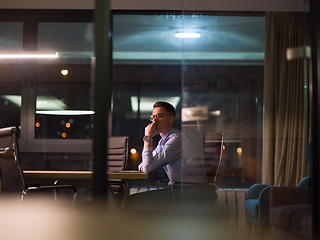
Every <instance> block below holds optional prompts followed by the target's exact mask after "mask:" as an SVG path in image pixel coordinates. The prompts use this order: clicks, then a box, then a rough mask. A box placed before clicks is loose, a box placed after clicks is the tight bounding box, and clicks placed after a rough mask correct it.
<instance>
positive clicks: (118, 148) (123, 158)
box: [107, 136, 128, 171]
mask: <svg viewBox="0 0 320 240" xmlns="http://www.w3.org/2000/svg"><path fill="white" fill-rule="evenodd" d="M127 159H128V137H127V136H110V137H108V154H107V161H108V168H109V171H121V170H124V169H125V168H126V165H127Z"/></svg>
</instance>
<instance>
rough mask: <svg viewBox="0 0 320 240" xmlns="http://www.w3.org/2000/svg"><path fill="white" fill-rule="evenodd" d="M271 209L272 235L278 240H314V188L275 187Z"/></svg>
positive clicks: (272, 191)
mask: <svg viewBox="0 0 320 240" xmlns="http://www.w3.org/2000/svg"><path fill="white" fill-rule="evenodd" d="M269 207H270V208H269V211H270V228H271V233H272V235H273V236H274V237H275V238H276V239H290V240H309V239H312V238H311V237H312V235H311V234H312V187H309V186H302V187H273V188H271V189H270V192H269Z"/></svg>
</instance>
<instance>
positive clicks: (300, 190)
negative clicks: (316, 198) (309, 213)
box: [269, 187, 312, 208]
mask: <svg viewBox="0 0 320 240" xmlns="http://www.w3.org/2000/svg"><path fill="white" fill-rule="evenodd" d="M311 202H312V188H311V187H273V188H272V189H270V196H269V204H270V208H272V207H278V206H284V205H294V204H308V203H311Z"/></svg>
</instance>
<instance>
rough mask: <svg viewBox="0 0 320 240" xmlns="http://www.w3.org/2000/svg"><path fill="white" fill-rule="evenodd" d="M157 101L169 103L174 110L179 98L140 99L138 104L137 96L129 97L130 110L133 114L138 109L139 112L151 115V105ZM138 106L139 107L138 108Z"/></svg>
mask: <svg viewBox="0 0 320 240" xmlns="http://www.w3.org/2000/svg"><path fill="white" fill-rule="evenodd" d="M157 101H165V102H168V103H171V104H172V105H173V106H174V107H175V108H176V107H177V105H178V103H179V101H180V97H158V98H156V97H140V102H139V99H138V97H137V96H132V97H131V108H132V111H133V112H135V113H136V112H137V111H138V107H140V112H143V113H151V112H152V110H153V104H154V103H155V102H157ZM139 105H140V106H139Z"/></svg>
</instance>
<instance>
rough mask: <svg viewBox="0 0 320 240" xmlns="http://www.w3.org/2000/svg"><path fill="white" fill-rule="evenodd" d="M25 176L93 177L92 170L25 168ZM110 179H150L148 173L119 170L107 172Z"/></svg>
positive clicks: (55, 177) (56, 177)
mask: <svg viewBox="0 0 320 240" xmlns="http://www.w3.org/2000/svg"><path fill="white" fill-rule="evenodd" d="M23 173H24V175H25V177H27V178H54V179H91V178H92V174H93V172H92V171H34V170H24V171H23ZM107 177H108V178H109V179H148V174H147V173H143V172H139V171H135V170H127V171H118V172H107Z"/></svg>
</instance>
